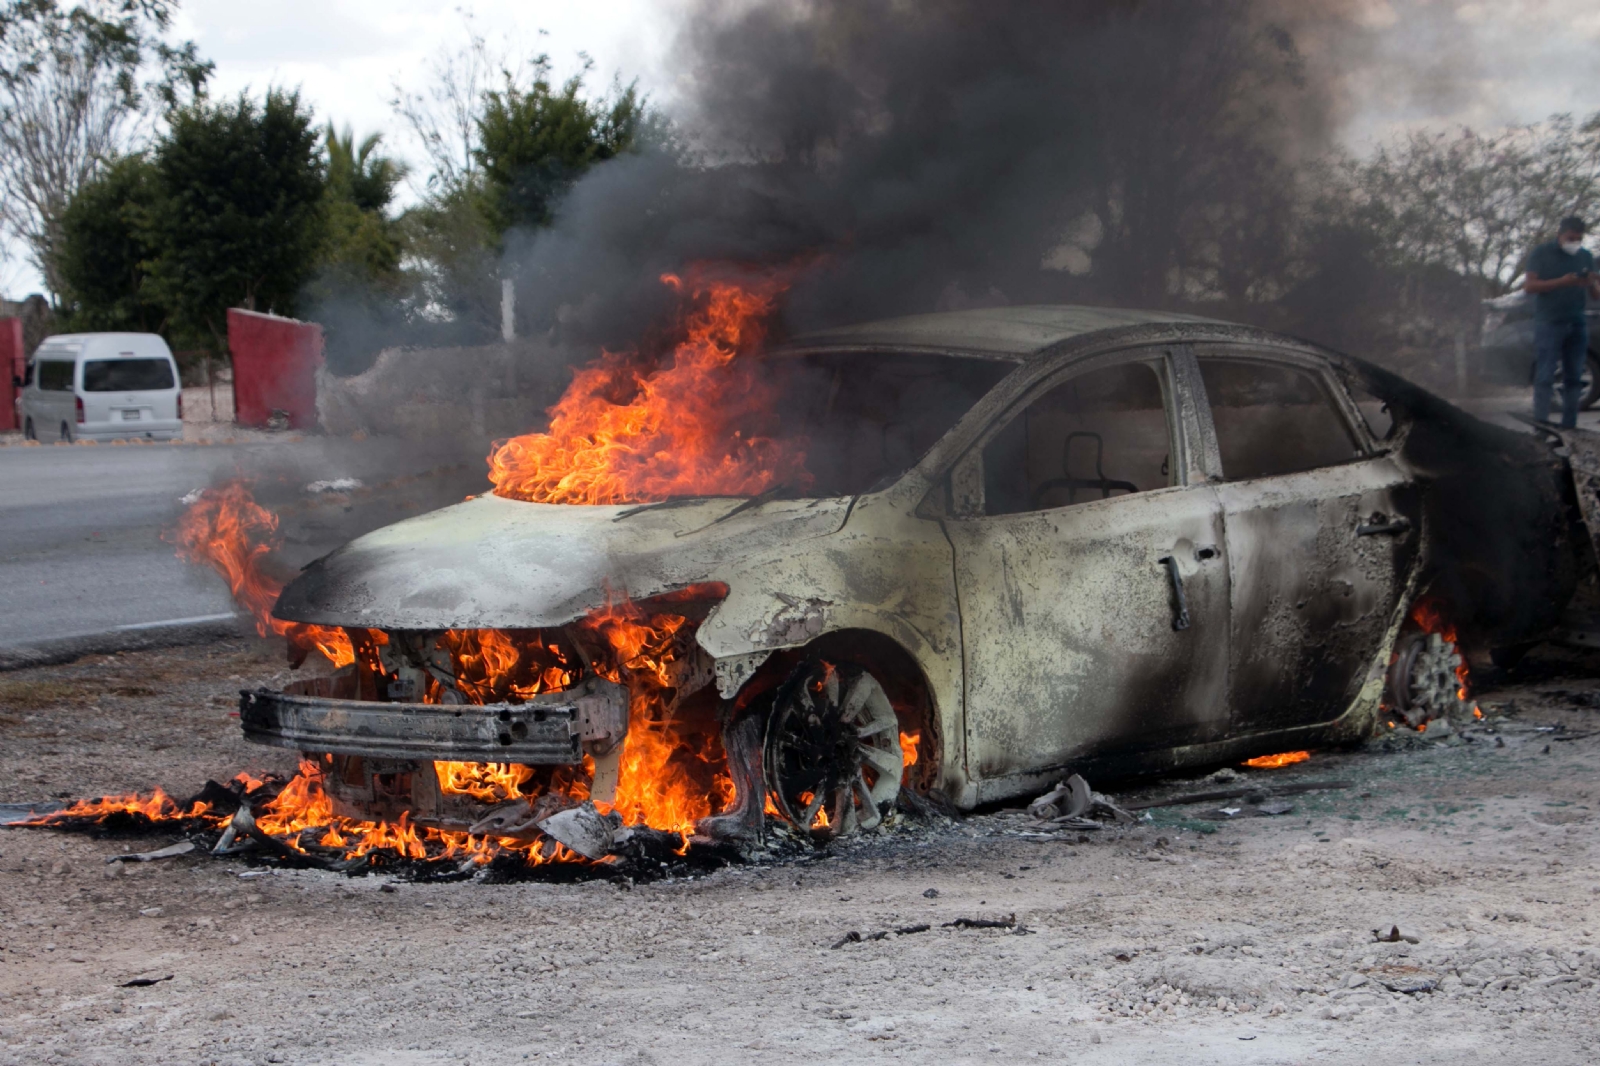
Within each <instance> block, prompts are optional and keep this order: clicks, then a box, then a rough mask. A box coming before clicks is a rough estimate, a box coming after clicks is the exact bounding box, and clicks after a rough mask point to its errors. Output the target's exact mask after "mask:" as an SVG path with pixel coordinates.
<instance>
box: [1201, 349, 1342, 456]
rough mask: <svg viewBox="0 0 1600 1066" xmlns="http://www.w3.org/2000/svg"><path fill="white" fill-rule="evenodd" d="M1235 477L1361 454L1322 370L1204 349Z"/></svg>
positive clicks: (1214, 414) (1214, 409) (1221, 442)
mask: <svg viewBox="0 0 1600 1066" xmlns="http://www.w3.org/2000/svg"><path fill="white" fill-rule="evenodd" d="M1200 378H1201V380H1202V381H1204V382H1205V386H1206V396H1207V398H1208V399H1209V400H1210V401H1211V418H1212V421H1213V422H1214V423H1215V424H1216V427H1217V446H1218V448H1219V449H1220V450H1221V452H1222V475H1223V477H1225V478H1227V479H1228V480H1229V481H1248V480H1250V479H1251V478H1258V477H1272V476H1275V475H1278V474H1297V473H1300V472H1301V471H1303V470H1315V469H1317V468H1318V467H1323V466H1335V465H1337V464H1339V463H1348V462H1350V461H1351V460H1353V459H1359V458H1361V457H1362V452H1361V449H1360V448H1359V447H1358V446H1357V444H1356V439H1355V437H1354V435H1353V434H1352V433H1351V431H1350V426H1349V425H1348V424H1347V423H1346V422H1345V420H1344V416H1343V415H1342V414H1340V412H1339V409H1338V408H1337V407H1336V406H1335V405H1334V403H1333V398H1332V397H1331V396H1329V395H1328V390H1327V387H1326V386H1325V385H1324V384H1323V381H1322V378H1321V377H1320V375H1318V374H1315V373H1313V372H1312V371H1309V370H1304V369H1301V368H1300V367H1296V366H1285V365H1283V364H1282V363H1272V362H1266V361H1263V360H1257V359H1226V358H1214V357H1206V356H1201V358H1200Z"/></svg>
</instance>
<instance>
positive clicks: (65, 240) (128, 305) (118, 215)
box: [57, 155, 167, 333]
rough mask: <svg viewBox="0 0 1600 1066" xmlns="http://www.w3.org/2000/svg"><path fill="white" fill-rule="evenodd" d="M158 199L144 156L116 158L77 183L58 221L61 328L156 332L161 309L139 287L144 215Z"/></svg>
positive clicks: (152, 252)
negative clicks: (65, 314)
mask: <svg viewBox="0 0 1600 1066" xmlns="http://www.w3.org/2000/svg"><path fill="white" fill-rule="evenodd" d="M158 196H159V188H158V176H157V174H156V171H155V167H154V165H153V164H152V163H151V162H150V160H149V159H148V158H147V157H145V156H144V155H131V156H126V157H124V158H122V159H119V160H117V161H116V162H115V163H112V164H111V165H110V166H108V167H106V168H105V170H103V171H102V172H101V173H100V174H98V175H97V176H95V177H93V178H91V179H90V180H89V181H88V182H87V183H85V184H84V185H83V186H82V187H81V188H80V189H79V190H78V192H77V195H75V196H74V197H73V198H72V201H71V203H69V204H68V205H67V208H66V211H65V212H64V213H63V214H62V218H61V240H60V244H59V246H58V250H57V267H58V269H59V272H60V276H61V281H62V284H63V286H64V288H63V290H62V292H61V296H62V302H63V303H64V304H65V305H66V307H67V309H68V310H69V313H70V314H69V322H70V325H69V328H71V329H77V330H128V331H132V332H139V333H147V332H159V331H160V330H161V329H162V327H163V326H164V324H165V322H166V319H167V313H166V309H165V308H164V307H162V306H161V305H160V304H158V303H156V302H154V301H153V300H152V298H151V294H150V293H149V292H148V291H147V289H146V287H145V278H146V276H147V275H148V272H149V268H150V262H151V260H152V259H154V257H155V256H156V254H157V249H156V246H155V242H154V240H153V236H154V235H153V234H152V232H151V228H150V225H151V217H152V215H153V214H154V212H155V210H156V206H157V198H158Z"/></svg>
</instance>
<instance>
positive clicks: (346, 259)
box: [320, 123, 406, 289]
mask: <svg viewBox="0 0 1600 1066" xmlns="http://www.w3.org/2000/svg"><path fill="white" fill-rule="evenodd" d="M382 142H383V136H382V134H377V133H374V134H372V135H371V136H369V137H367V138H366V139H365V140H363V141H362V142H361V143H360V144H359V145H358V144H356V141H355V134H354V133H352V132H351V131H350V130H349V129H346V130H345V132H344V135H343V136H340V134H339V133H338V131H337V130H335V129H334V127H333V124H332V123H329V125H328V127H327V132H326V133H325V135H324V138H323V147H324V151H325V152H326V154H327V186H326V190H325V193H324V197H323V200H324V226H325V231H324V241H323V247H322V252H321V256H320V258H321V263H322V268H323V272H324V274H325V275H326V274H329V273H332V274H337V275H339V280H343V281H355V282H363V283H367V284H373V285H377V286H380V287H383V288H388V289H393V288H394V287H395V286H396V284H397V283H398V281H399V275H400V254H401V242H400V235H399V232H398V230H397V228H396V226H395V225H394V223H393V222H391V221H390V220H389V218H388V217H387V215H386V214H385V212H386V210H387V209H388V206H389V204H390V203H391V202H392V201H393V200H394V193H395V188H396V187H397V186H398V185H399V184H400V181H401V179H403V178H404V177H405V173H406V168H405V166H404V165H403V164H401V163H398V162H396V161H395V160H393V159H390V158H389V157H388V156H386V155H383V154H382V153H381V152H380V151H379V148H380V146H381V144H382Z"/></svg>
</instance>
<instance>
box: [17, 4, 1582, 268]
mask: <svg viewBox="0 0 1600 1066" xmlns="http://www.w3.org/2000/svg"><path fill="white" fill-rule="evenodd" d="M685 2H686V0H461V2H460V3H457V4H440V3H436V2H432V3H430V2H427V0H320V2H318V0H268V2H257V3H251V4H246V3H240V2H238V0H183V3H182V6H181V8H180V11H179V15H178V19H177V24H176V26H175V30H176V35H177V36H178V37H179V38H180V39H192V40H193V41H194V42H195V43H196V44H197V45H198V47H199V50H200V53H201V54H202V55H204V56H205V57H207V58H209V59H210V60H212V61H213V62H214V63H215V64H216V74H215V77H214V80H213V82H212V87H211V91H212V93H213V95H216V96H222V95H232V94H234V93H237V92H240V91H250V92H252V93H253V94H259V93H260V92H262V91H263V90H265V89H266V88H267V87H268V86H280V87H288V88H298V89H299V90H300V91H301V93H302V95H303V97H304V98H305V99H306V100H307V101H308V102H310V103H311V104H312V106H313V107H314V108H315V110H316V113H317V116H318V117H319V119H321V120H328V119H331V120H333V121H334V122H335V123H337V124H338V125H339V126H340V127H343V126H345V125H349V126H351V127H352V128H353V129H354V130H355V132H356V134H357V136H358V138H359V137H362V136H365V135H366V134H368V133H373V132H382V133H383V134H384V135H385V146H386V148H387V149H388V150H389V151H390V152H391V153H392V154H395V155H398V156H400V157H401V158H404V159H408V160H410V161H413V162H416V161H419V160H420V153H419V151H418V150H417V146H416V145H414V144H412V143H410V142H409V141H408V140H407V139H406V137H405V134H404V130H403V127H402V126H401V124H400V123H399V121H398V120H397V119H396V117H395V115H394V113H393V111H392V110H391V108H390V106H389V101H390V100H392V99H393V97H394V95H395V92H396V87H397V86H398V87H399V88H401V89H420V88H421V87H422V86H423V84H424V83H425V81H426V79H427V73H428V67H429V62H430V60H431V59H432V58H433V57H435V56H436V55H438V54H439V53H440V52H441V50H446V49H457V48H460V47H461V46H463V45H464V44H465V43H466V41H467V36H468V32H469V30H468V26H469V25H470V26H471V27H472V28H474V29H475V30H476V31H477V32H479V33H481V34H483V35H484V36H485V38H486V39H487V40H488V41H489V43H490V45H491V47H493V48H496V49H499V50H500V51H502V52H504V53H508V54H517V53H523V54H530V55H531V54H536V53H539V52H544V53H548V54H549V56H550V58H551V60H552V62H553V64H554V70H555V74H556V76H557V77H558V78H560V77H565V76H566V75H569V74H571V73H573V72H574V71H576V70H577V69H578V67H579V64H580V62H581V60H580V59H579V58H578V57H579V53H586V54H587V55H588V56H589V57H590V58H591V59H592V60H593V63H594V74H593V77H594V80H595V83H596V84H597V85H600V84H604V83H608V82H609V81H610V79H611V78H612V77H613V76H621V77H622V78H623V80H624V81H631V80H634V79H637V80H638V82H639V85H640V87H641V88H642V89H643V90H645V91H646V92H647V93H649V94H650V95H651V96H652V97H653V98H654V99H655V101H656V102H657V103H659V104H662V105H663V106H665V107H666V108H667V109H668V110H670V109H671V106H672V100H673V89H674V72H673V70H672V68H671V63H670V52H671V45H672V36H673V25H674V14H675V12H676V11H677V10H678V9H680V8H681V6H682V5H683V3H685ZM739 2H745V3H750V2H759V0H739ZM1348 2H1349V3H1350V4H1351V10H1352V12H1353V15H1352V17H1354V18H1355V19H1357V20H1358V21H1359V22H1360V23H1361V24H1362V25H1363V26H1364V27H1366V28H1367V29H1368V30H1369V31H1370V33H1371V40H1372V41H1373V42H1374V46H1375V55H1374V56H1373V57H1369V58H1368V62H1369V63H1370V64H1371V68H1370V69H1367V70H1363V71H1362V73H1361V75H1360V76H1358V77H1353V78H1352V79H1351V84H1350V85H1349V86H1348V92H1349V100H1348V102H1347V105H1348V111H1347V113H1348V115H1349V119H1348V122H1347V125H1346V127H1345V130H1344V140H1345V141H1346V143H1347V144H1348V145H1349V146H1350V147H1351V148H1352V149H1354V150H1356V151H1363V150H1366V149H1368V148H1370V147H1371V146H1372V145H1373V144H1376V143H1378V142H1380V141H1382V140H1383V139H1385V138H1387V137H1390V136H1392V135H1393V134H1394V133H1396V132H1397V131H1400V130H1403V129H1406V128H1409V127H1415V126H1434V125H1459V124H1468V125H1472V126H1474V127H1478V128H1485V127H1493V126H1498V125H1502V124H1505V123H1509V122H1531V121H1537V120H1538V119H1541V118H1544V117H1546V116H1548V115H1550V114H1552V113H1555V112H1559V111H1573V112H1579V113H1588V112H1591V111H1595V110H1600V3H1597V2H1595V0H1498V2H1494V3H1476V2H1464V0H1348ZM403 195H404V196H405V197H409V196H414V195H415V194H414V191H413V190H408V191H407V192H406V193H405V194H403ZM4 251H6V252H7V253H8V254H7V255H6V258H5V261H4V262H3V263H0V291H3V292H5V293H6V294H8V295H11V296H12V297H13V298H15V297H16V296H18V295H20V294H23V293H27V292H31V291H36V290H37V289H38V288H39V279H38V277H37V274H36V273H35V272H34V271H33V269H32V268H31V267H29V266H27V265H26V263H25V262H24V259H23V256H22V255H21V254H20V249H17V248H7V249H4Z"/></svg>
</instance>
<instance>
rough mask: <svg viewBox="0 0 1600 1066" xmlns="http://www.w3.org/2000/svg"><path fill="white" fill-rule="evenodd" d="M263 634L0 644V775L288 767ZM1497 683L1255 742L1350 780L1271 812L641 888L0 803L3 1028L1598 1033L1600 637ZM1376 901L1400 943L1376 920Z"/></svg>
mask: <svg viewBox="0 0 1600 1066" xmlns="http://www.w3.org/2000/svg"><path fill="white" fill-rule="evenodd" d="M281 654H282V653H281V649H279V648H278V647H277V646H275V645H273V644H270V643H268V642H256V643H249V644H240V643H234V644H221V645H213V646H208V647H198V648H186V649H173V650H167V651H146V652H136V653H128V654H125V655H121V656H114V657H109V658H107V657H96V658H93V659H89V660H80V661H79V662H77V663H74V664H71V665H67V666H60V667H51V668H41V669H35V670H28V671H18V672H15V673H10V674H0V740H3V743H0V801H26V800H36V799H40V798H42V797H45V796H67V795H73V796H78V795H97V794H100V793H103V792H117V791H124V790H131V789H135V788H143V789H148V788H149V787H150V786H152V785H156V784H160V785H162V786H164V787H165V788H167V789H168V790H169V791H171V792H173V793H175V794H178V795H183V794H185V793H188V792H191V791H193V790H194V789H195V788H196V787H197V786H198V785H199V784H200V783H201V782H202V781H204V780H205V778H207V777H215V778H218V779H222V778H225V777H227V776H229V775H231V774H232V773H234V772H236V771H237V770H240V769H245V768H250V769H256V770H262V769H278V770H289V769H291V764H292V760H291V759H290V758H287V757H286V756H285V753H279V752H276V751H273V750H270V749H263V748H257V747H253V746H249V745H245V744H244V743H243V742H242V741H240V740H239V738H238V736H237V722H236V720H235V719H233V718H231V717H230V711H231V709H232V707H233V694H234V693H235V691H236V690H237V689H238V688H239V687H240V686H241V685H242V684H254V683H257V682H268V683H270V682H271V681H272V680H273V678H274V675H277V674H279V673H281V672H282V670H283V667H282V666H281ZM278 680H280V681H281V680H282V678H281V677H280V678H278ZM1481 702H1482V705H1483V706H1484V708H1485V710H1486V711H1487V712H1488V715H1489V716H1488V718H1487V719H1486V723H1487V725H1486V727H1484V728H1483V729H1480V730H1478V731H1476V732H1469V733H1468V734H1466V735H1465V736H1462V735H1456V736H1454V737H1451V738H1448V739H1444V740H1428V739H1427V738H1420V739H1415V738H1409V737H1407V738H1389V739H1386V740H1384V741H1380V742H1375V743H1373V744H1371V745H1369V746H1368V748H1367V749H1365V750H1363V751H1359V752H1346V753H1320V754H1318V755H1316V756H1315V757H1314V758H1313V759H1312V760H1311V761H1310V762H1308V763H1303V764H1300V765H1298V766H1294V767H1291V768H1288V769H1284V770H1277V771H1264V772H1260V774H1259V776H1260V777H1261V778H1262V779H1263V780H1266V781H1268V782H1270V783H1283V782H1291V781H1296V780H1299V781H1306V780H1331V779H1341V780H1347V781H1351V782H1353V783H1354V787H1352V788H1350V789H1348V790H1343V791H1327V792H1318V793H1310V794H1306V795H1299V796H1294V797H1292V802H1293V804H1294V808H1293V810H1292V811H1290V812H1289V813H1287V814H1283V815H1281V816H1278V817H1246V816H1245V815H1246V814H1248V813H1249V812H1248V811H1246V812H1245V813H1244V814H1241V815H1239V816H1237V817H1235V818H1233V819H1231V820H1230V819H1229V818H1228V817H1227V816H1225V815H1221V814H1215V813H1213V814H1212V817H1214V818H1216V819H1219V821H1211V820H1207V819H1206V818H1203V817H1201V815H1203V814H1206V813H1208V812H1207V808H1206V807H1204V806H1190V807H1180V808H1165V809H1161V810H1157V811H1154V812H1152V820H1150V821H1148V822H1144V823H1142V824H1140V825H1139V826H1138V827H1136V828H1132V829H1129V830H1108V831H1104V832H1101V833H1097V834H1083V835H1082V837H1081V838H1080V836H1079V835H1077V834H1072V835H1069V836H1068V837H1066V838H1064V839H1039V838H1037V837H1036V836H1029V835H1027V834H1030V833H1034V832H1035V828H1034V827H1033V826H1031V824H1030V822H1029V820H1028V819H1027V817H1026V815H1024V814H1022V813H1021V812H1018V811H992V812H988V813H985V814H983V815H981V816H977V817H972V818H968V819H964V820H962V821H959V822H955V823H951V824H940V825H926V824H921V825H918V824H907V825H901V826H899V827H897V828H896V829H894V830H892V831H889V832H885V833H881V834H878V835H876V836H874V837H871V838H869V839H866V840H863V841H861V842H859V843H856V844H854V845H852V846H849V847H837V848H835V849H834V850H832V851H831V852H829V853H825V854H822V855H819V856H817V857H815V858H811V859H808V860H805V861H794V862H788V863H782V864H772V865H758V866H749V867H742V868H731V869H726V870H723V871H720V872H718V873H714V874H710V875H707V876H703V877H699V878H694V879H686V880H678V881H666V882H658V883H654V884H639V885H634V886H632V887H623V886H618V885H614V884H611V883H608V882H603V881H601V882H590V883H586V884H573V885H553V884H532V883H523V884H510V885H503V884H502V885H495V884H485V883H476V882H466V883H458V884H440V885H419V884H390V883H387V882H386V880H385V879H383V878H378V877H368V878H346V877H342V876H337V875H332V874H327V873H321V872H304V871H303V872H288V871H283V872H278V873H270V874H261V875H258V876H249V877H242V876H241V874H246V873H250V872H251V871H249V869H248V868H247V867H246V866H244V865H243V864H242V863H239V862H237V861H233V860H210V859H203V858H196V857H193V856H190V857H184V858H179V859H175V860H170V861H166V862H161V863H151V864H148V865H138V864H118V865H107V863H106V862H105V859H106V857H107V856H108V855H111V854H114V853H116V852H118V851H121V850H125V849H131V850H143V849H145V848H149V847H156V846H160V845H162V844H165V843H168V842H170V841H171V839H172V838H171V837H153V838H150V839H148V840H138V841H121V840H116V841H114V840H101V839H94V838H91V837H87V836H81V835H69V834H61V833H54V832H43V831H34V830H10V831H4V832H0V1003H3V1005H4V1007H3V1009H0V1063H3V1064H7V1066H9V1064H12V1063H16V1064H22V1063H28V1064H32V1063H40V1062H72V1063H152V1064H154V1063H161V1064H168V1063H229V1064H244V1063H260V1062H285V1063H351V1064H354V1063H382V1064H383V1066H409V1064H434V1063H479V1062H482V1063H489V1062H494V1063H497V1064H504V1063H506V1062H508V1061H510V1062H516V1061H522V1060H523V1059H529V1060H532V1059H556V1060H559V1061H565V1062H575V1063H741V1064H742V1063H749V1062H794V1063H812V1062H841V1063H854V1062H875V1061H882V1060H899V1061H906V1062H934V1063H940V1064H941V1066H943V1064H951V1063H967V1062H1003V1061H1011V1060H1015V1059H1033V1058H1039V1059H1042V1060H1045V1061H1059V1062H1066V1061H1071V1062H1074V1063H1155V1064H1161V1063H1186V1064H1187V1063H1206V1062H1227V1063H1300V1062H1316V1063H1361V1064H1363V1066H1365V1064H1366V1063H1368V1062H1370V1061H1372V1060H1373V1059H1374V1058H1375V1057H1378V1056H1381V1057H1383V1058H1385V1059H1389V1060H1393V1061H1403V1062H1407V1063H1452V1064H1453V1063H1461V1062H1468V1061H1484V1060H1487V1059H1489V1058H1490V1057H1495V1058H1499V1059H1501V1060H1504V1061H1507V1062H1513V1063H1520V1062H1539V1063H1547V1064H1561V1063H1592V1062H1594V1061H1596V1060H1597V1059H1600V1038H1597V1036H1596V1028H1595V1022H1596V1020H1597V1015H1600V994H1597V992H1596V982H1597V979H1600V947H1597V945H1596V941H1595V936H1594V934H1595V932H1596V931H1597V928H1600V895H1597V893H1600V880H1597V878H1596V851H1595V824H1596V823H1595V817H1594V808H1595V806H1596V805H1597V802H1600V797H1597V796H1596V794H1595V792H1596V788H1597V781H1596V774H1595V771H1596V769H1597V766H1600V736H1589V735H1587V734H1588V733H1589V732H1590V731H1592V730H1597V729H1600V711H1597V710H1595V709H1593V707H1594V705H1600V660H1588V661H1583V660H1578V659H1572V658H1570V657H1568V658H1562V657H1558V656H1553V655H1546V656H1544V657H1542V658H1539V659H1536V660H1535V661H1533V662H1531V663H1530V664H1529V665H1528V666H1526V667H1525V668H1524V669H1523V671H1522V675H1521V676H1520V677H1515V678H1513V679H1511V681H1510V682H1508V683H1507V684H1505V685H1502V686H1501V687H1499V688H1498V689H1496V690H1495V691H1492V692H1485V693H1483V694H1482V696H1481ZM1434 735H1436V731H1435V734H1434ZM1214 787H1216V786H1215V785H1211V784H1206V783H1204V782H1202V781H1199V780H1197V779H1191V780H1187V781H1177V780H1172V781H1167V782H1161V783H1157V784H1153V785H1152V784H1148V783H1147V784H1144V785H1142V786H1140V787H1139V788H1137V789H1135V788H1128V789H1124V790H1122V791H1120V792H1118V796H1119V798H1121V799H1123V800H1124V801H1126V802H1135V801H1137V800H1138V799H1140V798H1148V797H1149V796H1151V795H1155V794H1159V793H1162V792H1169V793H1170V792H1173V791H1187V790H1193V789H1197V788H1214ZM1213 806H1214V805H1213ZM1013 914H1014V915H1015V916H1016V920H1017V922H1018V923H1019V925H1020V926H1021V930H1018V931H1010V930H996V929H964V928H958V927H946V926H944V925H943V924H942V923H945V922H950V921H953V920H955V919H957V918H963V917H967V918H1001V917H1005V916H1008V915H1013ZM921 923H927V924H930V925H931V926H932V928H931V929H930V930H929V931H927V932H923V933H911V934H906V935H894V934H891V935H889V936H887V937H884V938H883V939H879V940H870V939H867V940H864V941H862V942H859V943H846V944H844V945H843V946H841V947H838V948H834V947H833V946H832V945H834V944H835V943H837V942H838V941H839V940H840V939H841V938H843V937H844V935H845V934H846V933H848V932H850V931H852V930H853V931H857V932H860V933H862V934H870V933H872V932H876V931H879V930H893V929H896V928H903V927H906V926H910V925H914V924H921ZM1393 925H1398V926H1399V928H1400V930H1401V931H1402V933H1404V934H1407V935H1410V936H1414V937H1415V938H1416V939H1417V941H1418V942H1417V943H1415V944H1413V943H1409V942H1407V941H1404V940H1402V941H1399V942H1396V943H1387V942H1384V943H1379V942H1374V937H1373V930H1375V929H1383V930H1385V931H1387V930H1388V929H1389V928H1390V927H1391V926H1393ZM1022 930H1026V932H1025V933H1024V932H1022ZM136 979H146V980H154V981H155V983H153V984H148V985H145V986H142V987H124V986H125V985H126V983H127V982H129V981H131V980H136ZM1434 982H1436V983H1437V988H1436V989H1435V990H1434V991H1431V992H1414V993H1410V994H1408V993H1405V992H1400V991H1392V990H1391V989H1390V988H1389V987H1388V986H1390V985H1392V986H1395V987H1398V988H1404V987H1410V986H1413V985H1416V984H1424V985H1425V984H1430V983H1434Z"/></svg>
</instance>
